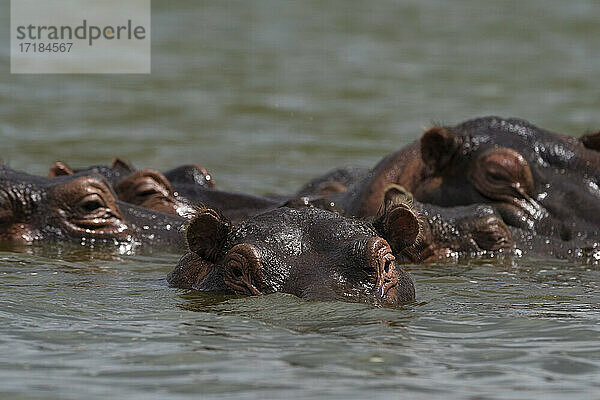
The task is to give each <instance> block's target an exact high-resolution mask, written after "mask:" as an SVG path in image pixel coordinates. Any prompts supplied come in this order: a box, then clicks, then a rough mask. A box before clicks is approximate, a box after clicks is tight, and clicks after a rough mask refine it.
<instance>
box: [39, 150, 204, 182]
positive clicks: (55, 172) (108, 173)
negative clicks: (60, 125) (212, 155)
mask: <svg viewBox="0 0 600 400" xmlns="http://www.w3.org/2000/svg"><path fill="white" fill-rule="evenodd" d="M136 171H137V169H136V168H135V167H134V166H133V165H132V164H131V163H129V162H127V161H125V160H123V159H122V158H119V157H117V158H115V159H114V160H113V163H112V165H110V166H108V165H92V166H90V167H86V168H80V169H72V168H71V167H69V166H68V165H67V164H65V163H64V162H61V161H57V162H55V163H54V164H52V166H50V169H49V171H48V176H49V177H51V178H54V177H57V176H64V175H73V174H76V173H80V172H87V173H98V174H100V175H103V176H104V177H105V178H106V179H108V181H109V182H110V183H111V184H112V185H115V184H116V183H118V182H119V181H120V180H122V179H123V178H125V177H127V176H129V175H131V174H133V173H134V172H136ZM161 175H162V176H164V177H165V178H166V179H167V180H168V181H169V183H171V184H173V185H177V184H186V185H198V186H201V187H206V188H212V187H214V186H215V184H214V180H213V176H212V175H211V174H210V173H209V172H208V171H207V169H206V168H204V167H203V166H201V165H198V164H186V165H181V166H179V167H175V168H173V169H170V170H168V171H165V172H163V173H162V174H161Z"/></svg>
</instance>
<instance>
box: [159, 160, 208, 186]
mask: <svg viewBox="0 0 600 400" xmlns="http://www.w3.org/2000/svg"><path fill="white" fill-rule="evenodd" d="M164 175H165V177H166V178H167V179H168V180H169V182H171V183H172V184H174V185H177V184H186V185H196V186H199V187H204V188H214V187H215V183H214V180H213V176H212V175H211V174H210V173H209V172H208V171H207V169H206V168H204V167H202V166H200V165H198V164H186V165H182V166H180V167H176V168H173V169H171V170H169V171H166V172H165V174H164Z"/></svg>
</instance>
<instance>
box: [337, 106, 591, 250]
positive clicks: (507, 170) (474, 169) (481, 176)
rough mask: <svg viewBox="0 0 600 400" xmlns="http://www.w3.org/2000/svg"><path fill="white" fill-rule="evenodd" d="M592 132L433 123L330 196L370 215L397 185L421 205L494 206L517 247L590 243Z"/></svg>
mask: <svg viewBox="0 0 600 400" xmlns="http://www.w3.org/2000/svg"><path fill="white" fill-rule="evenodd" d="M599 138H600V134H595V135H586V136H584V137H583V138H581V139H577V138H572V137H568V136H563V135H559V134H556V133H551V132H548V131H546V130H543V129H540V128H538V127H536V126H534V125H532V124H530V123H528V122H526V121H523V120H518V119H502V118H499V117H486V118H478V119H474V120H471V121H467V122H464V123H462V124H459V125H456V126H449V127H442V126H435V127H433V128H431V129H429V130H427V131H426V132H425V133H424V134H423V136H422V137H421V139H420V140H419V141H417V142H415V143H413V144H412V145H409V146H407V147H406V148H404V149H401V150H399V151H398V152H396V153H393V154H391V155H389V156H387V157H385V158H384V159H383V160H381V161H380V162H379V163H378V164H377V165H376V166H375V167H374V168H373V169H372V170H371V171H370V172H369V173H368V174H367V175H366V176H365V177H364V178H363V179H362V180H361V181H360V182H357V183H356V184H355V185H353V186H352V187H351V188H350V189H349V190H348V191H347V192H345V193H344V194H342V195H339V196H338V197H337V198H335V201H336V204H337V206H338V207H340V208H341V209H343V211H344V213H345V214H346V215H352V216H357V217H365V216H369V215H374V214H375V213H376V212H377V209H378V207H379V204H380V203H381V201H382V198H383V197H384V193H385V191H386V190H387V188H388V187H389V186H390V185H392V184H397V185H402V186H403V187H404V188H406V189H407V190H408V191H410V192H412V193H413V195H414V198H415V200H417V201H418V202H421V203H425V204H426V205H433V206H441V207H445V208H449V207H456V206H474V205H484V206H489V207H491V208H493V210H494V213H495V214H496V215H497V216H499V217H500V218H501V219H502V221H503V222H504V223H505V224H506V225H507V226H508V227H509V228H510V231H511V234H512V236H513V240H514V241H515V243H516V245H517V246H519V247H521V248H525V249H527V248H529V249H534V248H535V249H537V250H538V251H542V252H543V249H544V246H543V245H536V246H532V245H531V243H532V242H534V241H538V242H540V243H543V242H544V241H549V242H550V244H549V245H546V246H545V248H546V249H548V248H552V247H556V246H561V247H562V246H566V247H569V246H570V244H568V243H561V242H571V241H572V243H571V244H572V245H573V246H575V247H579V246H581V245H585V243H586V241H588V242H593V243H596V242H597V241H598V238H599V237H600V189H599V188H600V152H599V149H600V144H599V142H600V139H599ZM537 237H539V238H543V240H542V241H539V240H537V239H536V238H537ZM593 243H588V244H589V245H592V246H593ZM573 246H571V247H573Z"/></svg>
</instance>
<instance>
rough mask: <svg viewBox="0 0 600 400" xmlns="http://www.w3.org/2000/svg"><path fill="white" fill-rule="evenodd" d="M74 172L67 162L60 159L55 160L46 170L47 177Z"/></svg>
mask: <svg viewBox="0 0 600 400" xmlns="http://www.w3.org/2000/svg"><path fill="white" fill-rule="evenodd" d="M73 174H74V172H73V170H72V169H71V168H69V166H68V165H67V164H65V163H64V162H61V161H57V162H55V163H54V164H52V166H51V167H50V170H49V171H48V177H50V178H56V177H57V176H65V175H73Z"/></svg>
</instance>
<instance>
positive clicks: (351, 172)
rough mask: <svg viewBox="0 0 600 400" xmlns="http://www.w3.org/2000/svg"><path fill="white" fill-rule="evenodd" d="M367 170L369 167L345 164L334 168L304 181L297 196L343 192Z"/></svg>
mask: <svg viewBox="0 0 600 400" xmlns="http://www.w3.org/2000/svg"><path fill="white" fill-rule="evenodd" d="M368 172H369V168H366V167H356V166H346V167H341V168H335V169H333V170H331V171H329V172H326V173H325V174H323V175H320V176H318V177H316V178H314V179H312V180H311V181H309V182H308V183H306V184H305V185H304V186H303V187H302V188H301V189H300V190H298V192H297V193H296V195H297V196H321V195H329V194H333V193H340V192H345V191H346V190H348V187H349V186H351V185H353V184H354V183H356V182H358V181H359V180H360V179H361V178H363V177H364V176H365V175H366V174H367V173H368Z"/></svg>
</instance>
